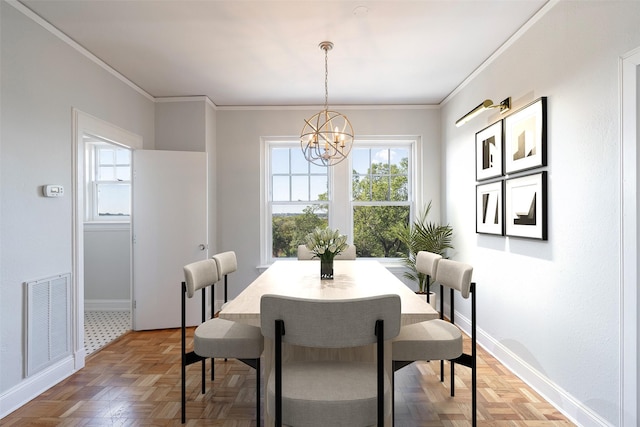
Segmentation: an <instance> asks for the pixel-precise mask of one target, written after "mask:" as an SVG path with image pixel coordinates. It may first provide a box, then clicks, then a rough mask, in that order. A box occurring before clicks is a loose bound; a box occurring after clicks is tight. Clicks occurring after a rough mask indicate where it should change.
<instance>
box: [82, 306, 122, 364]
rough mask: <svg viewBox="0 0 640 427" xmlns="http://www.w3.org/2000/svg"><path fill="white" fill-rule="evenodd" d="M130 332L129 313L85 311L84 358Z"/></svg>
mask: <svg viewBox="0 0 640 427" xmlns="http://www.w3.org/2000/svg"><path fill="white" fill-rule="evenodd" d="M130 330H131V313H130V312H129V311H85V312H84V347H85V352H86V356H88V355H90V354H91V353H95V352H96V351H98V350H100V349H101V348H102V347H104V346H105V345H107V344H109V343H110V342H111V341H113V340H115V339H116V338H118V337H120V336H121V335H123V334H124V333H125V332H127V331H130Z"/></svg>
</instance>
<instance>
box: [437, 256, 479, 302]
mask: <svg viewBox="0 0 640 427" xmlns="http://www.w3.org/2000/svg"><path fill="white" fill-rule="evenodd" d="M472 274H473V267H472V266H470V265H469V264H465V263H462V262H458V261H453V260H450V259H441V260H440V261H438V269H437V271H436V277H435V281H436V282H437V283H440V284H441V285H443V286H446V287H448V288H451V289H455V290H457V291H460V294H461V295H462V297H463V298H469V290H470V289H471V275H472Z"/></svg>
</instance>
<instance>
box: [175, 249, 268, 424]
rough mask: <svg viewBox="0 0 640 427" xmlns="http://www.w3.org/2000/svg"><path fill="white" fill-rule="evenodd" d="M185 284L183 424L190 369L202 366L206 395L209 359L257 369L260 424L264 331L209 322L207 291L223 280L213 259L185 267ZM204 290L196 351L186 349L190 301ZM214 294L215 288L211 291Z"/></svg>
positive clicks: (226, 323) (195, 338)
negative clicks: (232, 362) (187, 372)
mask: <svg viewBox="0 0 640 427" xmlns="http://www.w3.org/2000/svg"><path fill="white" fill-rule="evenodd" d="M184 276H185V281H184V282H182V423H183V424H184V422H185V418H186V367H187V366H188V365H191V364H193V363H197V362H201V364H202V372H201V376H202V394H204V393H205V360H206V359H208V358H211V359H212V364H211V371H212V377H213V358H223V357H224V358H234V359H238V360H240V361H241V362H243V363H245V364H247V365H249V366H251V367H252V368H255V370H256V419H257V425H260V357H261V355H262V351H263V349H264V338H263V337H262V333H261V332H260V328H258V327H256V326H251V325H246V324H242V323H237V322H232V321H229V320H225V319H220V318H218V317H215V318H212V319H209V320H206V304H205V301H206V299H205V295H206V288H207V287H210V286H213V285H214V284H215V283H216V282H218V280H219V279H220V275H219V274H218V266H217V264H216V261H215V260H213V259H205V260H202V261H197V262H194V263H191V264H188V265H186V266H184ZM198 290H202V323H201V324H200V325H199V326H198V327H197V328H196V330H195V332H194V337H193V351H190V352H187V349H186V298H187V297H188V298H192V297H193V296H194V295H195V293H196V292H197V291H198ZM211 292H212V293H213V289H211Z"/></svg>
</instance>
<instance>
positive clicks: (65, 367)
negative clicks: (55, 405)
mask: <svg viewBox="0 0 640 427" xmlns="http://www.w3.org/2000/svg"><path fill="white" fill-rule="evenodd" d="M74 372H75V370H74V360H73V357H72V356H69V357H66V358H64V359H63V360H61V361H60V362H58V363H56V364H55V365H51V366H50V367H48V368H47V369H45V370H43V371H42V372H38V373H37V374H34V375H32V376H30V377H29V378H26V379H24V380H23V381H21V382H20V383H19V384H18V385H16V386H15V387H12V388H10V389H9V390H7V391H6V392H4V393H3V394H2V395H0V418H4V417H5V416H7V415H9V414H10V413H12V412H13V411H15V410H16V409H18V408H20V407H21V406H23V405H24V404H26V403H28V402H29V401H30V400H32V399H34V398H35V397H37V396H39V395H40V394H42V393H43V392H45V391H46V390H48V389H50V388H51V387H53V386H54V385H56V384H58V383H59V382H60V381H62V380H64V379H65V378H67V377H69V376H70V375H72V374H73V373H74Z"/></svg>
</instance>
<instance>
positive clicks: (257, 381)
mask: <svg viewBox="0 0 640 427" xmlns="http://www.w3.org/2000/svg"><path fill="white" fill-rule="evenodd" d="M260 416H261V411H260V358H259V357H258V358H257V359H256V420H257V421H256V426H258V427H260Z"/></svg>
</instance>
